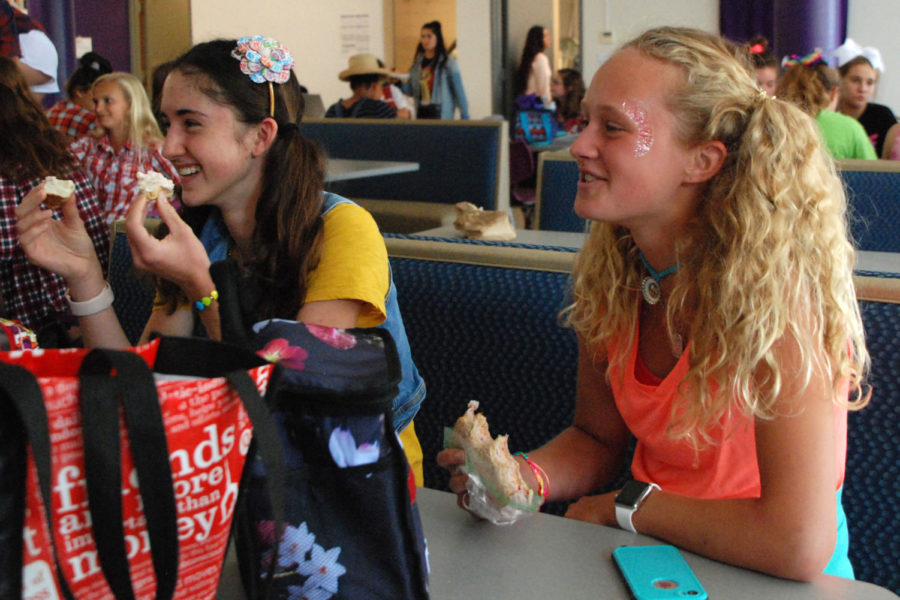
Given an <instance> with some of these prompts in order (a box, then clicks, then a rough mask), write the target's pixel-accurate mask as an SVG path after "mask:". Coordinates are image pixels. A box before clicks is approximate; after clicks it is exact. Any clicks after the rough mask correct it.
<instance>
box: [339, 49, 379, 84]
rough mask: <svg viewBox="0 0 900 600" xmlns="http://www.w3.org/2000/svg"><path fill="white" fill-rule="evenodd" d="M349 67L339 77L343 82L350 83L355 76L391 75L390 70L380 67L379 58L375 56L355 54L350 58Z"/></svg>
mask: <svg viewBox="0 0 900 600" xmlns="http://www.w3.org/2000/svg"><path fill="white" fill-rule="evenodd" d="M347 67H348V68H347V69H344V70H343V71H341V73H340V75H338V79H340V80H341V81H348V80H349V79H350V78H351V77H352V76H354V75H384V76H385V77H388V76H390V75H391V72H390V71H389V70H388V69H385V68H384V67H379V66H378V57H376V56H375V55H374V54H355V55H353V56H351V57H350V60H349V61H348V64H347Z"/></svg>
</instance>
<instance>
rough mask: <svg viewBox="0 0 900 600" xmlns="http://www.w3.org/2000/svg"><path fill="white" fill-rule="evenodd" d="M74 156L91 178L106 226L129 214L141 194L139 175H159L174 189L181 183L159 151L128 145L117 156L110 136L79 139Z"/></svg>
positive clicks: (74, 145)
mask: <svg viewBox="0 0 900 600" xmlns="http://www.w3.org/2000/svg"><path fill="white" fill-rule="evenodd" d="M72 152H73V153H74V154H75V156H76V157H78V160H80V161H81V164H82V165H83V166H84V170H85V171H87V173H88V175H90V177H91V180H92V182H93V184H94V189H96V190H97V198H98V199H99V200H100V208H101V209H102V210H103V214H104V218H105V219H106V224H107V225H110V224H111V223H112V222H113V221H115V220H116V219H124V218H125V216H126V215H127V214H128V209H129V208H131V203H132V201H133V200H134V198H135V197H136V196H137V193H138V181H137V174H138V171H145V172H146V171H158V172H159V173H162V174H163V175H165V176H166V177H168V178H169V179H171V180H172V181H173V182H174V183H175V185H179V184H180V182H181V180H180V179H179V177H178V173H177V172H176V171H175V167H173V166H172V163H170V162H169V161H168V160H166V159H165V158H163V155H162V154H160V153H159V151H158V150H155V149H153V148H135V147H134V145H133V144H132V143H131V142H126V144H125V145H124V146H122V148H120V149H119V151H118V152H116V151H115V150H113V147H112V144H111V143H110V141H109V135H104V136H103V137H101V138H100V139H94V138H92V137H83V138H81V139H78V140H76V141H74V142H72Z"/></svg>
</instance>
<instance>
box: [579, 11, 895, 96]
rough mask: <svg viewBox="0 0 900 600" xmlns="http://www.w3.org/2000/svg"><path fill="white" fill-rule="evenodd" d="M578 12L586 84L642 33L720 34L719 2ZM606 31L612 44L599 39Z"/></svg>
mask: <svg viewBox="0 0 900 600" xmlns="http://www.w3.org/2000/svg"><path fill="white" fill-rule="evenodd" d="M885 1H887V2H891V1H896V0H885ZM581 10H582V13H581V27H582V34H581V37H582V40H583V42H582V43H583V54H582V60H583V64H584V76H585V77H584V78H585V83H590V78H591V77H592V76H593V75H594V71H596V70H597V68H598V67H599V66H600V65H601V63H602V62H603V61H604V60H605V59H606V58H607V57H608V56H609V55H610V54H612V52H613V51H614V50H616V49H617V48H618V47H619V46H621V45H622V44H624V43H625V42H627V41H629V40H630V39H632V38H634V37H636V36H637V35H638V34H639V33H641V32H642V31H644V30H645V29H650V28H651V27H658V26H661V25H677V26H683V27H695V28H697V29H702V30H704V31H709V32H711V33H718V31H719V1H718V0H677V1H673V0H583V1H582V4H581ZM607 31H609V32H611V33H612V43H605V41H604V38H602V34H603V33H604V32H607Z"/></svg>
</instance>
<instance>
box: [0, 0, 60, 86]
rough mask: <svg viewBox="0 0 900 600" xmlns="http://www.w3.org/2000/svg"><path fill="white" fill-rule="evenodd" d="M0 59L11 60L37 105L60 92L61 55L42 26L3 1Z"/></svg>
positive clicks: (0, 1) (0, 11) (0, 7)
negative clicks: (44, 98)
mask: <svg viewBox="0 0 900 600" xmlns="http://www.w3.org/2000/svg"><path fill="white" fill-rule="evenodd" d="M0 56H7V57H9V58H12V59H13V60H14V61H15V62H16V65H17V66H18V67H19V69H20V70H21V71H22V74H23V75H24V76H25V81H26V82H27V83H28V86H29V88H30V89H31V93H32V94H34V97H35V100H37V101H38V102H40V101H41V99H42V98H43V97H44V96H45V95H46V94H55V93H56V92H58V91H59V83H58V82H57V77H58V74H57V72H58V69H59V54H58V53H57V51H56V46H54V45H53V42H52V41H50V38H49V37H47V34H46V33H45V32H44V28H43V27H41V24H40V23H38V22H37V21H35V20H34V19H32V18H31V17H30V16H28V15H27V14H25V13H23V12H22V11H20V10H19V9H18V8H16V7H14V6H12V5H11V4H10V3H9V2H8V1H7V0H0Z"/></svg>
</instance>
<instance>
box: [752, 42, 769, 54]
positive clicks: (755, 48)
mask: <svg viewBox="0 0 900 600" xmlns="http://www.w3.org/2000/svg"><path fill="white" fill-rule="evenodd" d="M765 51H766V47H765V46H763V45H762V44H753V45H752V46H750V54H762V53H763V52H765Z"/></svg>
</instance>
